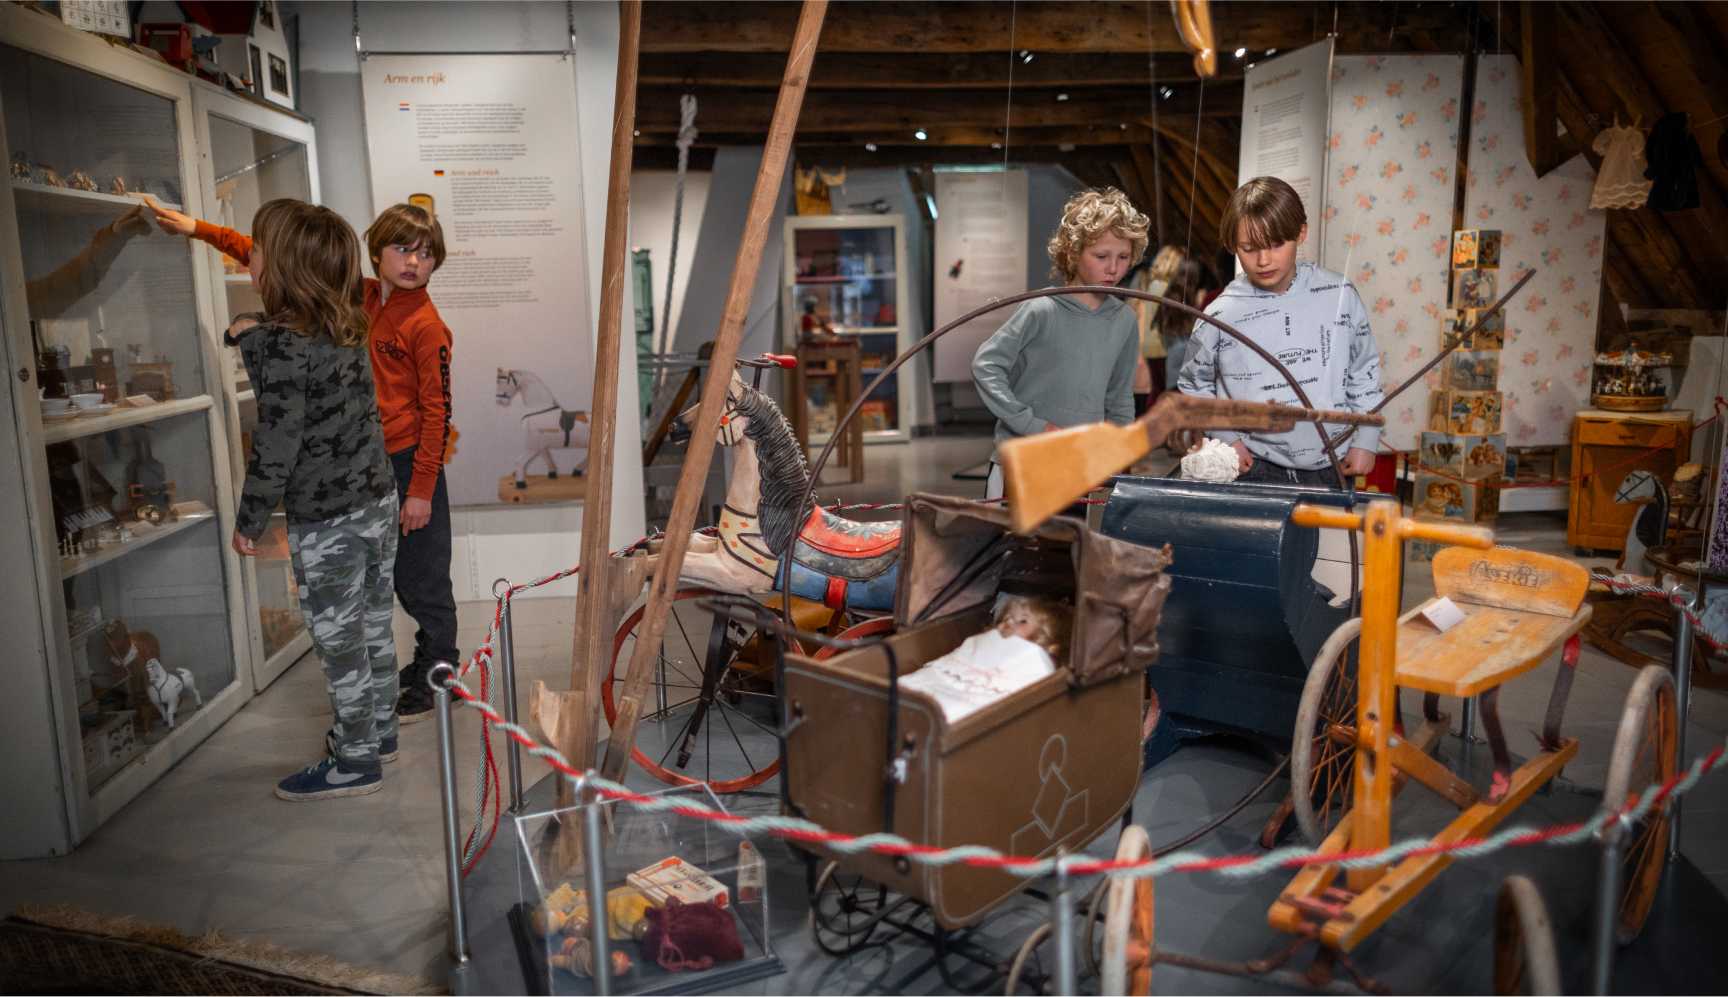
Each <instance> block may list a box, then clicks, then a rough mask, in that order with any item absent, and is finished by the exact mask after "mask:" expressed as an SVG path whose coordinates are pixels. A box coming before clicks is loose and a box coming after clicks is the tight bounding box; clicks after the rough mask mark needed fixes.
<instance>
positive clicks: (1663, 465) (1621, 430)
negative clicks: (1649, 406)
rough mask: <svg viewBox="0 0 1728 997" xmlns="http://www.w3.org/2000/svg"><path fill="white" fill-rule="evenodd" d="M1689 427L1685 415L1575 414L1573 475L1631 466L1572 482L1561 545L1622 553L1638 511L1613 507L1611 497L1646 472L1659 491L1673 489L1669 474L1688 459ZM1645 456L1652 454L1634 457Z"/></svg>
mask: <svg viewBox="0 0 1728 997" xmlns="http://www.w3.org/2000/svg"><path fill="white" fill-rule="evenodd" d="M1691 425H1692V413H1691V412H1689V411H1675V412H1604V411H1602V410H1601V409H1585V410H1584V411H1582V412H1579V413H1578V414H1577V416H1576V417H1575V418H1573V420H1572V474H1573V475H1575V476H1576V475H1582V474H1588V473H1589V472H1591V471H1594V470H1596V469H1597V468H1604V467H1614V465H1616V464H1620V463H1623V462H1625V461H1631V463H1629V464H1626V466H1624V467H1615V468H1614V470H1612V471H1608V472H1606V473H1604V474H1592V475H1591V476H1590V477H1588V478H1584V479H1582V480H1579V481H1574V482H1572V491H1571V496H1570V501H1569V502H1568V507H1569V511H1568V513H1567V515H1566V542H1567V543H1569V544H1572V545H1573V546H1574V547H1597V548H1602V549H1605V550H1625V549H1626V531H1627V530H1629V529H1631V527H1632V519H1633V517H1635V516H1636V515H1637V514H1638V510H1639V509H1641V508H1642V506H1638V505H1631V504H1628V505H1616V504H1615V503H1614V493H1615V492H1616V491H1618V490H1619V488H1620V484H1621V482H1623V481H1625V480H1626V476H1627V475H1628V474H1631V473H1632V472H1633V471H1649V472H1650V473H1651V474H1654V475H1655V476H1656V477H1657V478H1658V479H1659V480H1660V481H1661V482H1662V487H1664V488H1667V487H1668V486H1669V485H1671V484H1673V482H1674V472H1675V471H1676V470H1678V469H1679V467H1680V465H1681V464H1684V463H1686V461H1687V460H1688V459H1690V454H1691V452H1692V438H1691V435H1690V433H1689V430H1690V428H1691ZM1650 450H1656V451H1657V452H1656V453H1652V454H1648V456H1640V455H1641V454H1646V453H1647V452H1648V451H1650ZM1634 458H1637V459H1634Z"/></svg>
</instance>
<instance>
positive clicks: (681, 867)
mask: <svg viewBox="0 0 1728 997" xmlns="http://www.w3.org/2000/svg"><path fill="white" fill-rule="evenodd" d="M651 795H653V796H656V797H660V798H667V797H672V798H682V799H685V800H688V801H689V802H690V803H693V804H696V805H698V806H705V807H708V808H710V809H713V810H718V811H720V812H722V813H724V812H725V811H726V808H725V807H724V806H722V805H721V803H720V800H719V799H718V798H717V797H716V796H715V795H714V794H713V793H712V792H710V791H709V789H708V787H707V785H705V784H703V783H697V784H695V785H692V786H680V787H676V788H673V789H667V790H663V791H661V792H658V793H654V794H651ZM600 805H601V806H604V804H600ZM585 809H586V808H584V807H572V808H570V809H568V810H559V811H550V812H546V813H536V814H524V815H522V816H519V817H517V818H516V834H517V838H518V842H519V845H520V847H519V849H518V851H517V855H518V863H519V866H518V869H517V875H518V880H519V883H520V891H521V892H520V896H521V902H519V903H517V904H516V905H515V906H514V907H513V908H511V910H510V911H509V913H508V915H507V917H508V918H509V921H510V931H511V936H512V937H513V939H514V940H515V943H516V949H517V955H518V956H519V957H520V959H521V962H522V970H523V978H524V980H525V981H526V983H527V985H528V986H527V990H528V992H529V993H538V994H592V993H594V992H595V988H594V981H593V979H592V976H591V974H590V967H591V965H592V957H591V956H590V955H589V952H590V951H591V949H590V946H589V942H588V921H587V918H588V910H589V908H588V903H587V897H588V894H589V890H588V889H587V887H588V883H587V882H586V881H585V878H584V871H583V869H582V863H580V862H578V863H577V865H576V867H575V868H570V869H564V868H560V867H559V862H558V855H559V849H558V845H557V840H556V835H557V834H560V833H562V834H569V833H572V832H574V833H580V831H581V828H582V819H583V816H584V811H585ZM560 816H562V817H564V818H565V820H566V822H565V823H563V824H562V825H561V826H560V827H558V828H553V827H552V824H553V822H554V821H555V820H558V818H559V817H560ZM757 847H758V846H757V843H756V842H753V841H752V840H751V839H750V838H748V837H746V836H743V835H740V834H738V833H737V832H736V831H734V830H733V829H731V828H730V827H722V826H721V825H719V824H716V823H714V822H712V821H705V820H701V819H699V818H695V817H686V816H683V815H682V814H678V813H674V812H672V811H669V810H665V811H661V810H648V809H645V808H643V807H641V806H639V805H637V804H634V803H628V802H625V803H618V804H615V805H614V808H613V810H612V821H611V828H610V830H609V831H608V833H607V834H606V837H605V852H606V854H605V856H604V859H603V861H602V867H603V869H604V872H605V880H606V882H605V894H606V913H607V927H608V931H607V938H608V942H607V948H608V956H609V959H608V961H609V962H610V963H611V965H612V967H613V977H612V981H611V983H612V986H611V991H610V992H612V993H614V994H700V993H712V992H715V991H717V990H723V989H731V988H734V987H738V986H741V985H743V984H745V983H748V982H750V981H752V980H758V979H762V978H764V977H767V976H773V975H776V974H778V973H780V972H782V970H783V967H782V964H781V961H780V957H779V956H778V955H776V954H775V952H774V939H773V936H772V933H771V932H770V931H769V920H768V912H769V907H768V887H769V883H768V876H767V867H766V864H765V863H764V862H763V859H762V855H761V853H760V852H759V851H757ZM593 892H596V893H597V892H600V891H593Z"/></svg>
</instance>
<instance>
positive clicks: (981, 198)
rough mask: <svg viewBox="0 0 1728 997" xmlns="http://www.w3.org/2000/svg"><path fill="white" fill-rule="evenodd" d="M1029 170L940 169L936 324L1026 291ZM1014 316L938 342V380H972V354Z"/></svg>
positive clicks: (971, 325) (992, 317)
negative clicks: (963, 171)
mask: <svg viewBox="0 0 1728 997" xmlns="http://www.w3.org/2000/svg"><path fill="white" fill-rule="evenodd" d="M1026 190H1027V187H1026V171H1025V170H997V171H992V172H988V173H950V172H939V173H937V174H936V258H935V261H934V263H933V265H934V267H935V271H936V272H935V274H934V275H933V276H932V277H931V283H932V284H933V286H934V287H935V288H936V327H937V328H941V327H942V326H944V325H947V324H948V323H949V322H952V321H954V320H955V319H957V318H959V317H960V316H962V315H964V314H966V313H967V312H969V311H972V310H973V309H975V308H981V307H983V306H984V305H986V304H989V303H990V302H991V301H993V300H996V299H998V298H1006V297H1009V296H1011V295H1015V294H1024V293H1025V292H1026V243H1027V235H1026ZM1013 314H1014V310H1013V309H1012V308H1001V309H997V310H996V311H993V312H991V313H990V314H988V315H985V316H983V317H982V318H976V319H973V320H972V321H970V322H968V323H966V324H965V325H963V326H961V327H960V328H958V329H955V330H954V331H953V332H950V333H949V334H948V335H946V336H943V337H942V338H941V339H940V340H938V341H937V343H936V365H935V369H936V380H938V381H970V380H972V356H973V354H975V353H977V352H978V347H980V346H982V345H983V344H984V340H986V339H989V338H990V334H991V333H993V332H995V331H996V330H997V329H998V328H1000V327H1001V325H1002V323H1004V322H1006V321H1008V318H1009V316H1011V315H1013Z"/></svg>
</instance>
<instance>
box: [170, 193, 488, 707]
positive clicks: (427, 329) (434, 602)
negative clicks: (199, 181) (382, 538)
mask: <svg viewBox="0 0 1728 997" xmlns="http://www.w3.org/2000/svg"><path fill="white" fill-rule="evenodd" d="M149 206H150V210H151V211H152V212H153V213H154V215H155V221H156V224H157V225H159V226H160V227H161V228H162V230H163V231H165V232H172V233H175V234H178V235H187V236H191V237H192V238H194V239H199V240H201V241H203V242H208V243H209V244H211V245H212V246H215V247H216V248H217V249H219V250H221V251H222V252H224V253H226V254H228V255H229V256H231V257H233V258H234V259H236V260H238V261H240V262H241V263H242V264H244V263H248V262H249V261H250V258H251V253H252V240H251V239H250V238H248V237H246V236H244V235H241V234H240V233H239V232H236V231H234V230H233V229H231V228H222V227H220V226H216V225H212V224H210V223H209V222H204V221H198V220H197V219H194V218H191V217H189V216H187V215H183V214H181V213H180V212H178V211H170V210H168V209H166V208H163V207H160V206H158V205H156V204H155V203H153V202H151V203H150V204H149ZM365 238H366V250H367V255H368V256H370V257H371V258H372V269H373V272H374V273H376V274H377V275H378V277H377V279H376V280H368V281H366V302H365V308H366V316H367V318H369V319H371V322H372V329H371V336H370V341H371V359H372V377H373V380H374V381H375V382H376V383H377V386H378V409H379V414H380V415H381V416H382V417H383V421H384V449H385V450H387V451H388V452H389V454H390V463H391V465H392V466H393V467H394V468H395V472H396V485H397V497H398V498H399V499H400V500H401V506H402V511H401V514H400V520H401V526H402V539H401V541H400V542H399V544H398V546H397V548H396V573H395V577H396V599H397V601H398V602H400V603H401V604H402V608H403V609H404V610H405V611H406V612H407V613H408V615H409V616H411V617H413V618H414V622H415V623H417V624H418V625H419V627H420V630H419V632H418V633H417V634H415V637H414V643H415V647H414V659H413V661H411V662H410V663H409V664H408V665H407V667H405V668H403V669H402V675H401V682H402V695H401V699H400V700H399V701H398V702H397V706H396V712H397V716H398V718H399V719H400V721H401V722H402V723H405V724H406V723H414V722H416V721H419V720H424V719H426V718H427V717H429V716H431V715H432V698H431V694H430V692H428V691H427V688H426V673H427V671H429V670H430V669H431V667H432V663H433V662H434V661H459V660H461V658H460V652H458V651H457V649H456V598H455V594H454V592H453V591H452V589H451V585H450V493H449V488H448V486H447V485H446V483H445V480H444V453H445V448H446V447H447V446H448V444H449V439H450V346H451V336H450V330H449V328H448V327H446V326H445V325H444V322H443V320H442V319H440V318H439V317H438V309H437V308H435V307H434V306H433V304H432V299H431V298H430V297H429V296H428V295H427V293H426V284H427V283H428V282H429V281H430V280H431V279H432V273H433V271H435V270H437V269H438V268H439V267H440V266H442V265H443V263H444V230H443V228H442V227H441V226H440V225H439V224H438V220H437V219H436V218H433V217H432V215H431V214H430V213H428V212H427V211H426V210H425V209H424V208H420V207H417V206H415V205H412V204H397V205H392V206H391V207H389V208H386V209H385V210H384V212H383V213H382V214H380V215H379V216H378V218H377V220H376V221H374V222H373V223H372V227H371V228H369V229H367V230H366V237H365Z"/></svg>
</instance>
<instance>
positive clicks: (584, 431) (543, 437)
mask: <svg viewBox="0 0 1728 997" xmlns="http://www.w3.org/2000/svg"><path fill="white" fill-rule="evenodd" d="M496 395H497V398H498V407H499V408H508V407H509V406H510V402H511V400H512V399H515V398H520V399H522V405H523V407H524V408H526V409H528V412H527V413H526V414H525V415H523V416H522V419H521V422H522V459H520V460H518V461H517V462H516V487H517V488H518V489H524V490H525V489H527V487H528V465H529V464H531V463H533V462H534V460H535V458H539V459H540V460H542V461H544V462H545V464H546V477H547V478H549V479H556V478H557V477H558V465H557V464H555V463H553V461H552V451H554V450H582V451H586V450H587V449H588V413H586V412H574V411H570V410H567V409H565V408H563V407H561V406H560V405H559V404H558V399H556V398H554V397H552V389H551V388H548V387H546V385H545V383H544V382H542V381H541V380H540V378H539V377H537V376H535V374H534V372H533V371H531V370H505V369H504V368H502V367H499V368H498V386H497V391H496ZM587 466H588V458H587V456H586V455H584V456H583V458H582V460H581V462H580V463H578V464H577V465H576V467H575V470H573V471H572V472H571V473H572V474H577V475H580V474H581V473H582V471H583V469H584V468H586V467H587Z"/></svg>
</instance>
